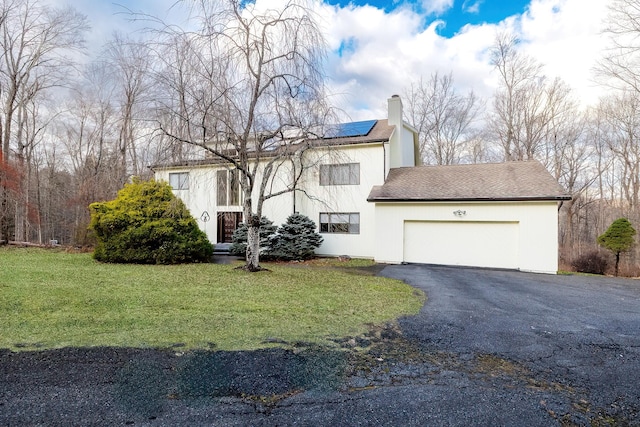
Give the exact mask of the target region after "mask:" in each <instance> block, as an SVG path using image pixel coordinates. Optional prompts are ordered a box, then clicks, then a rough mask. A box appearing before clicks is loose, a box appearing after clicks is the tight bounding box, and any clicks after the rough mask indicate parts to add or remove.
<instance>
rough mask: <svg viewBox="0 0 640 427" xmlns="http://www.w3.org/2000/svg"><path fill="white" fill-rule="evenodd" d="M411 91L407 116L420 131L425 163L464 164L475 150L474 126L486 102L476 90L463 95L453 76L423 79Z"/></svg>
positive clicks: (409, 90)
mask: <svg viewBox="0 0 640 427" xmlns="http://www.w3.org/2000/svg"><path fill="white" fill-rule="evenodd" d="M407 92H408V93H407V95H406V96H405V99H407V101H408V102H407V114H408V116H409V121H410V122H411V123H412V124H413V126H414V127H416V129H417V130H418V134H419V137H420V154H421V156H422V159H423V161H424V162H425V163H428V164H429V163H430V164H438V165H450V164H457V163H460V161H461V159H463V157H464V156H466V155H467V154H468V152H469V150H470V149H471V147H470V146H469V143H470V141H472V140H473V137H474V129H473V125H474V123H475V121H476V120H477V119H478V117H479V115H480V108H481V107H482V102H481V101H480V100H479V99H478V97H477V96H476V95H475V93H473V91H470V92H469V93H467V94H466V95H461V94H459V93H458V92H457V91H456V89H455V87H454V82H453V76H452V74H448V75H439V74H438V73H435V74H432V75H431V78H430V79H429V81H428V82H425V81H423V80H422V79H421V80H420V82H419V83H417V84H415V85H411V87H410V88H409V89H408V91H407Z"/></svg>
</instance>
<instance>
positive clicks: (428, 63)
mask: <svg viewBox="0 0 640 427" xmlns="http://www.w3.org/2000/svg"><path fill="white" fill-rule="evenodd" d="M50 1H51V2H53V3H56V4H61V5H62V4H70V5H72V6H74V7H75V8H76V9H78V10H79V11H80V12H81V13H84V14H86V15H87V16H88V18H89V21H90V24H91V26H92V30H91V33H90V34H89V35H88V37H87V41H88V45H89V48H90V50H92V51H98V50H99V49H100V46H101V45H102V44H103V43H104V42H106V41H107V40H108V39H109V38H110V36H111V35H112V33H113V31H114V30H118V31H122V32H124V33H131V32H133V31H135V28H139V27H140V24H139V23H135V22H131V21H130V19H129V16H128V15H127V14H126V13H123V12H124V11H125V10H126V9H125V8H129V9H131V10H133V11H136V12H144V13H147V14H150V15H154V16H159V17H161V18H163V19H168V20H180V19H182V18H183V17H184V16H185V15H184V14H182V13H181V12H180V11H179V9H176V8H175V7H173V8H172V6H173V5H174V3H175V2H176V0H116V2H112V1H110V0H50ZM118 1H119V2H118ZM255 1H257V2H262V3H268V4H270V5H275V4H278V3H279V2H283V1H285V0H255ZM312 1H314V2H315V3H314V8H315V9H316V12H317V15H318V16H319V18H320V21H321V22H320V24H321V27H322V28H323V31H324V33H325V37H326V40H327V43H328V46H329V49H330V52H329V57H328V60H327V65H326V69H325V72H326V75H327V77H328V85H329V89H330V92H331V93H332V98H333V99H332V103H333V105H335V106H337V107H339V108H341V109H342V110H344V111H345V112H346V114H347V115H348V116H349V117H350V118H351V119H353V120H368V119H377V118H384V117H386V103H387V99H388V98H389V97H390V96H391V95H394V94H400V95H402V94H403V93H405V92H406V90H407V88H408V87H409V85H410V84H411V83H412V82H416V81H418V80H419V79H420V78H421V77H422V78H424V79H428V78H429V77H430V76H431V75H432V74H433V73H436V72H438V73H440V74H448V73H451V74H452V75H453V79H454V82H455V85H456V87H457V89H458V90H459V91H460V92H461V93H466V92H468V91H470V90H473V91H474V92H475V93H476V94H477V95H479V96H480V97H482V98H483V99H487V100H488V99H490V98H491V96H492V94H493V93H494V91H495V88H496V85H497V76H496V73H495V71H494V70H493V69H492V67H491V65H490V63H489V55H488V51H489V49H490V47H491V45H492V44H493V42H494V40H495V37H496V35H497V34H498V33H500V32H504V31H510V32H512V33H514V34H515V35H517V36H518V37H519V38H520V40H521V48H522V50H523V52H524V53H526V54H528V55H531V56H533V57H534V58H535V59H537V60H538V61H539V62H540V63H542V64H543V65H544V66H545V68H544V70H545V73H546V75H548V76H549V77H551V78H555V77H560V78H562V79H563V80H565V81H566V82H567V83H568V84H569V85H570V86H572V87H573V88H574V91H575V94H576V96H577V98H578V99H579V100H580V102H581V103H582V105H584V106H587V105H591V104H593V103H595V102H596V101H597V99H598V96H600V95H601V94H602V89H601V88H599V87H598V86H597V85H596V84H595V83H594V78H593V68H594V66H595V65H596V63H597V60H598V58H599V57H600V55H601V53H602V49H603V48H604V46H605V40H606V39H605V37H604V36H603V35H602V34H601V31H602V27H603V19H604V18H605V17H606V16H607V4H608V3H609V2H610V1H611V0H412V1H402V0H368V1H367V0H312Z"/></svg>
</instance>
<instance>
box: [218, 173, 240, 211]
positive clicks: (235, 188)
mask: <svg viewBox="0 0 640 427" xmlns="http://www.w3.org/2000/svg"><path fill="white" fill-rule="evenodd" d="M216 178H217V179H216V180H217V184H218V187H217V188H218V192H217V193H216V204H217V205H218V206H238V205H240V179H239V175H238V171H237V170H220V171H218V172H217V176H216Z"/></svg>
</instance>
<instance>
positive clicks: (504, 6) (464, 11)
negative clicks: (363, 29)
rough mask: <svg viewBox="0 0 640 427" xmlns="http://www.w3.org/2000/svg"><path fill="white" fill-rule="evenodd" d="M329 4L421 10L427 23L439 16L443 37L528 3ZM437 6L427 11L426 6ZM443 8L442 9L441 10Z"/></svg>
mask: <svg viewBox="0 0 640 427" xmlns="http://www.w3.org/2000/svg"><path fill="white" fill-rule="evenodd" d="M328 3H329V4H332V5H337V6H341V7H347V6H349V5H355V6H364V5H367V4H368V5H370V6H374V7H376V8H379V9H382V10H384V11H386V12H392V11H393V10H394V9H397V8H401V7H411V8H412V9H414V10H416V11H417V12H418V13H420V12H424V15H425V20H426V24H429V23H431V22H433V21H434V20H441V21H443V24H442V25H441V26H439V27H438V34H440V35H442V36H444V37H447V38H449V37H452V36H454V35H455V34H456V33H457V32H458V31H459V30H460V29H461V28H462V27H464V26H465V25H468V24H470V25H479V24H485V23H489V24H498V23H500V22H501V21H503V20H504V19H506V18H508V17H511V16H514V15H519V14H522V13H524V12H525V10H526V8H527V6H528V5H529V1H528V0H454V1H453V4H441V5H440V6H439V7H438V5H435V6H431V7H430V5H433V3H428V4H427V5H423V4H422V3H420V2H418V3H408V2H399V1H393V0H356V1H353V0H328ZM434 8H435V9H440V10H436V11H430V10H429V9H434ZM442 9H444V10H442Z"/></svg>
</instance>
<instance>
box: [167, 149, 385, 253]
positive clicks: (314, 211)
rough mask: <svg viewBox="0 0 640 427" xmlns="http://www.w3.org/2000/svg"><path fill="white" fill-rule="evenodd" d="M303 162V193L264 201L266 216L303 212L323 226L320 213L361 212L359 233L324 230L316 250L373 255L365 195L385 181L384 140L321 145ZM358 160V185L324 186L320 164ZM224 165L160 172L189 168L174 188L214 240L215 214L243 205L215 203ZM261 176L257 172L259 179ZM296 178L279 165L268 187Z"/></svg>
mask: <svg viewBox="0 0 640 427" xmlns="http://www.w3.org/2000/svg"><path fill="white" fill-rule="evenodd" d="M304 162H305V164H307V165H313V167H311V168H310V169H308V170H307V171H306V173H305V174H304V176H303V177H302V180H301V181H300V183H299V184H298V188H302V189H304V193H303V192H296V193H295V194H294V193H284V194H281V195H279V196H277V197H274V198H271V199H269V200H266V201H265V203H264V207H263V215H264V216H266V217H267V218H269V219H270V220H271V221H273V223H274V224H275V225H280V224H282V223H284V222H285V221H286V219H287V217H288V216H289V215H291V214H292V213H294V212H299V213H301V214H303V215H306V216H308V217H309V218H311V219H312V220H313V221H314V222H315V223H316V227H317V229H318V230H319V225H320V224H319V221H320V213H321V212H331V213H359V214H360V233H358V234H337V233H321V234H322V237H323V238H324V242H323V244H322V246H321V247H320V248H318V250H317V251H316V252H317V253H318V254H319V255H329V256H338V255H349V256H352V257H364V258H373V256H374V238H375V236H374V230H375V206H374V205H373V204H371V203H368V202H367V196H368V195H369V192H370V191H371V188H372V187H373V186H374V185H381V184H383V183H384V162H385V159H384V149H383V146H382V143H374V144H362V145H350V146H342V147H332V148H327V149H317V150H313V151H308V152H307V153H306V154H305V159H304ZM341 163H342V164H344V163H359V164H360V185H328V186H321V185H320V165H322V164H341ZM221 169H224V167H223V166H199V167H191V168H171V169H162V170H160V169H159V170H157V171H156V175H155V176H156V179H158V180H164V181H167V182H168V181H169V173H179V172H189V189H188V190H174V194H176V196H178V197H180V198H181V199H182V200H183V201H184V202H185V204H186V205H187V208H189V210H190V212H191V214H192V215H193V216H194V217H195V218H196V220H197V221H198V225H199V226H200V228H201V229H202V230H203V231H205V232H206V233H207V236H208V238H209V240H210V241H211V242H212V243H216V241H217V221H216V218H217V213H218V212H228V211H239V212H241V211H242V208H241V206H217V205H216V192H217V188H216V185H217V182H216V171H218V170H221ZM260 179H262V176H261V174H258V180H260ZM291 181H292V171H291V168H290V166H289V165H287V164H283V165H281V166H280V167H279V168H278V171H277V174H276V176H275V178H274V179H273V180H272V181H271V182H270V185H269V191H271V192H277V191H280V190H283V189H285V188H286V187H287V186H288V185H290V183H291ZM257 198H258V188H256V189H255V190H254V193H253V199H254V200H257ZM205 211H206V212H207V213H208V214H209V218H210V219H209V221H207V222H205V221H203V220H202V214H203V213H204V212H205Z"/></svg>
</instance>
